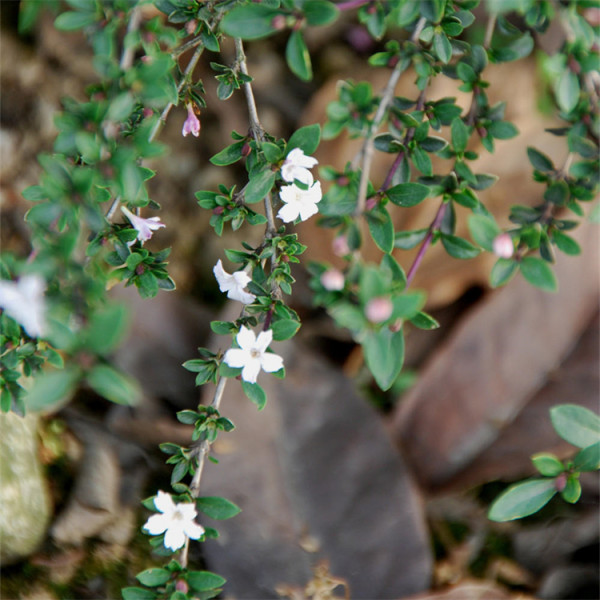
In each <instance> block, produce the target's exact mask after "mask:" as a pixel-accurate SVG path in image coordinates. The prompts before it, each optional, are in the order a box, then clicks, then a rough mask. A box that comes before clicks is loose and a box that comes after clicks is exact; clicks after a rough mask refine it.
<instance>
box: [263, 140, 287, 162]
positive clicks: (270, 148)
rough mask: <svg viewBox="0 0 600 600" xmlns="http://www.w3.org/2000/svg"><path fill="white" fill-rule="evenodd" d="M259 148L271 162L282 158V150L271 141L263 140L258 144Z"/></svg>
mask: <svg viewBox="0 0 600 600" xmlns="http://www.w3.org/2000/svg"><path fill="white" fill-rule="evenodd" d="M260 149H261V150H262V151H263V153H264V155H265V158H266V159H267V161H269V162H270V163H271V164H274V163H276V162H278V161H280V160H281V159H282V158H283V150H282V149H281V148H280V147H279V146H278V145H277V144H273V143H272V142H263V143H262V144H261V145H260Z"/></svg>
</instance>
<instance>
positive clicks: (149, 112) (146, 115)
mask: <svg viewBox="0 0 600 600" xmlns="http://www.w3.org/2000/svg"><path fill="white" fill-rule="evenodd" d="M142 114H143V115H144V118H145V119H149V118H150V117H151V116H152V115H153V114H154V111H153V110H152V109H151V108H144V110H143V111H142Z"/></svg>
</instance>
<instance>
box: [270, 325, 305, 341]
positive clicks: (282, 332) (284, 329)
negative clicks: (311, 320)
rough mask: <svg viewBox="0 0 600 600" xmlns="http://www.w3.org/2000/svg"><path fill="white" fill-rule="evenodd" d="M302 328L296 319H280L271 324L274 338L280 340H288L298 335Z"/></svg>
mask: <svg viewBox="0 0 600 600" xmlns="http://www.w3.org/2000/svg"><path fill="white" fill-rule="evenodd" d="M298 329H300V323H298V321H295V320H294V319H279V320H277V321H275V322H274V323H273V324H272V325H271V330H272V331H273V340H275V341H277V342H280V341H282V340H288V339H290V338H291V337H294V336H295V335H296V332H297V331H298Z"/></svg>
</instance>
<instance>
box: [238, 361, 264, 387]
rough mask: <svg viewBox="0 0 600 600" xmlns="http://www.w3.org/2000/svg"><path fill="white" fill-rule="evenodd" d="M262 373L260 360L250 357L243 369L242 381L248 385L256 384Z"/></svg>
mask: <svg viewBox="0 0 600 600" xmlns="http://www.w3.org/2000/svg"><path fill="white" fill-rule="evenodd" d="M259 373H260V358H254V357H249V360H248V361H247V362H246V364H245V365H244V368H243V369H242V379H243V380H244V381H247V382H248V383H256V379H257V378H258V374H259Z"/></svg>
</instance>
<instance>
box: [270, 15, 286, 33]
mask: <svg viewBox="0 0 600 600" xmlns="http://www.w3.org/2000/svg"><path fill="white" fill-rule="evenodd" d="M286 25H287V23H286V19H285V16H284V15H275V16H274V17H273V20H272V21H271V27H272V28H273V29H277V30H278V31H281V30H282V29H285V28H286Z"/></svg>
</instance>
